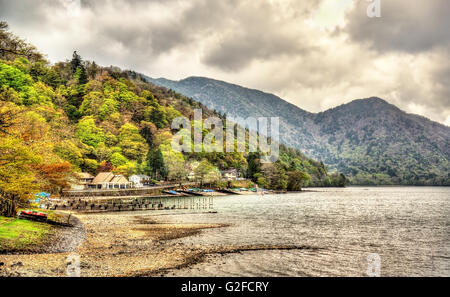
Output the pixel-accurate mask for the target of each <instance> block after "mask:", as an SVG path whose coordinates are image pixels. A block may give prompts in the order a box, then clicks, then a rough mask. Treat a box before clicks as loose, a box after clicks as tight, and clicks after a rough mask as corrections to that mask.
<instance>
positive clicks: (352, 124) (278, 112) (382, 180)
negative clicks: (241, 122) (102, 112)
mask: <svg viewBox="0 0 450 297" xmlns="http://www.w3.org/2000/svg"><path fill="white" fill-rule="evenodd" d="M146 79H147V80H148V81H149V82H152V83H154V84H156V85H160V86H163V87H166V88H169V89H172V90H174V91H177V92H180V93H182V94H184V95H186V96H189V97H192V98H193V99H195V100H197V101H199V102H201V103H203V104H205V105H206V106H207V107H208V108H210V109H214V110H216V111H218V112H220V113H222V114H227V115H230V116H233V117H242V118H246V117H248V116H264V117H273V116H277V117H280V126H281V128H280V129H281V131H280V134H281V135H280V137H281V138H280V140H281V142H282V143H284V144H286V145H288V146H290V147H294V148H296V149H299V150H301V151H303V152H304V153H306V155H307V156H309V157H311V158H315V159H318V160H321V161H323V162H325V163H326V164H327V165H328V166H329V167H330V168H332V169H337V170H339V171H340V172H343V173H344V174H346V175H348V176H350V178H351V181H352V183H353V184H411V185H450V128H449V127H447V126H444V125H441V124H439V123H436V122H433V121H430V120H429V119H426V118H424V117H421V116H418V115H413V114H408V113H406V112H404V111H402V110H400V109H399V108H397V107H396V106H394V105H391V104H389V103H387V102H386V101H384V100H382V99H380V98H368V99H360V100H355V101H352V102H350V103H348V104H343V105H341V106H338V107H336V108H332V109H329V110H327V111H325V112H321V113H310V112H307V111H305V110H303V109H301V108H299V107H297V106H295V105H293V104H290V103H288V102H286V101H284V100H283V99H281V98H279V97H277V96H275V95H273V94H268V93H264V92H261V91H258V90H253V89H248V88H244V87H241V86H238V85H234V84H229V83H226V82H223V81H218V80H214V79H210V78H203V77H189V78H186V79H183V80H180V81H171V80H167V79H164V78H159V79H152V78H149V77H146Z"/></svg>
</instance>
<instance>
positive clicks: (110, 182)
mask: <svg viewBox="0 0 450 297" xmlns="http://www.w3.org/2000/svg"><path fill="white" fill-rule="evenodd" d="M132 187H133V183H131V182H129V181H128V179H127V178H126V177H125V176H123V175H115V174H114V173H112V172H100V173H99V174H97V176H96V177H95V178H94V180H93V181H92V183H90V184H89V189H97V190H109V189H130V188H132Z"/></svg>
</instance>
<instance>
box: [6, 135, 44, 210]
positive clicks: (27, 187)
mask: <svg viewBox="0 0 450 297" xmlns="http://www.w3.org/2000/svg"><path fill="white" fill-rule="evenodd" d="M39 161H40V159H39V157H38V156H36V155H35V154H33V152H32V151H30V150H29V149H28V147H27V146H26V145H25V144H24V142H23V141H22V140H21V139H20V138H16V137H13V136H4V135H1V137H0V215H3V216H6V217H13V216H15V215H16V213H17V208H18V206H19V204H21V203H25V202H26V200H27V197H28V195H29V194H31V193H32V192H33V191H36V190H37V189H38V184H37V183H35V182H34V181H35V179H34V173H33V171H32V170H31V165H35V164H38V163H39Z"/></svg>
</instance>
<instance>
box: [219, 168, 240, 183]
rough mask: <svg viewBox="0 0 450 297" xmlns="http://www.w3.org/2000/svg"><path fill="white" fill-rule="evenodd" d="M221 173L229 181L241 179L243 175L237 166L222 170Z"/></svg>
mask: <svg viewBox="0 0 450 297" xmlns="http://www.w3.org/2000/svg"><path fill="white" fill-rule="evenodd" d="M221 174H222V179H224V180H228V181H231V180H239V179H240V177H241V174H240V172H239V171H238V170H237V169H235V168H231V169H228V170H222V171H221Z"/></svg>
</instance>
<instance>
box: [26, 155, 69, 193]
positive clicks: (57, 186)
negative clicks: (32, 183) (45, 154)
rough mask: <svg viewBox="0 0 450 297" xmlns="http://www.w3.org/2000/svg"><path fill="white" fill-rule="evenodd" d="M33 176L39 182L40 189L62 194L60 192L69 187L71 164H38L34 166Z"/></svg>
mask: <svg viewBox="0 0 450 297" xmlns="http://www.w3.org/2000/svg"><path fill="white" fill-rule="evenodd" d="M34 170H35V174H36V177H37V179H38V180H39V182H40V186H41V187H40V188H41V189H44V190H47V191H48V192H50V193H59V194H60V195H61V194H62V190H63V189H64V188H67V187H68V186H69V183H68V180H69V178H70V177H72V164H70V163H69V162H67V161H65V162H60V163H54V164H39V165H36V166H34Z"/></svg>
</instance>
